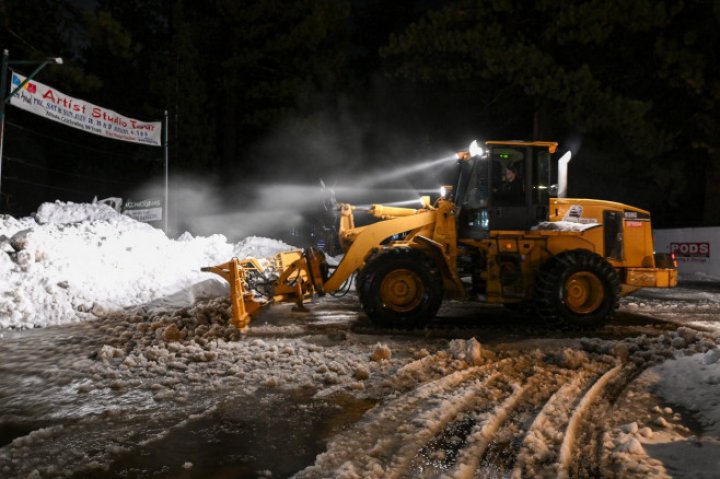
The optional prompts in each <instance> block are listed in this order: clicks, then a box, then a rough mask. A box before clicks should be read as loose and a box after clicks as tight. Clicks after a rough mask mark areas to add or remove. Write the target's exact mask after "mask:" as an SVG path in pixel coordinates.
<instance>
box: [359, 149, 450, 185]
mask: <svg viewBox="0 0 720 479" xmlns="http://www.w3.org/2000/svg"><path fill="white" fill-rule="evenodd" d="M455 160H457V156H455V155H454V154H453V155H451V156H446V157H443V158H438V159H434V160H427V161H423V162H420V163H413V164H411V165H406V166H400V167H397V168H395V169H393V170H390V171H387V170H382V171H377V172H375V173H371V174H368V175H365V176H363V177H361V178H360V179H359V180H358V181H357V183H356V184H357V185H359V186H371V185H376V184H378V183H384V182H386V181H390V180H395V179H398V178H402V177H403V176H407V175H411V174H413V173H417V172H419V171H423V170H427V169H430V168H433V167H435V166H438V165H441V164H443V163H447V162H449V161H455Z"/></svg>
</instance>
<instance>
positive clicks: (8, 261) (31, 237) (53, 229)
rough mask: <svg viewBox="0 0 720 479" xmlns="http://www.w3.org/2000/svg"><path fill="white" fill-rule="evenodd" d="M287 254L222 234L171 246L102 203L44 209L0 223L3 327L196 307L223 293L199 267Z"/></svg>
mask: <svg viewBox="0 0 720 479" xmlns="http://www.w3.org/2000/svg"><path fill="white" fill-rule="evenodd" d="M287 249H292V247H291V246H289V245H287V244H284V243H282V242H281V241H277V240H273V239H269V238H256V237H250V238H247V239H245V240H244V241H242V242H240V243H237V244H232V243H229V242H228V241H227V239H226V238H225V236H223V235H219V234H216V235H212V236H209V237H193V236H192V235H190V234H189V233H185V234H183V235H181V236H180V237H179V238H178V239H177V240H173V239H170V238H168V237H167V236H166V235H165V233H163V232H162V231H161V230H159V229H156V228H153V227H152V226H150V225H148V224H146V223H141V222H138V221H135V220H133V219H132V218H129V217H127V216H125V215H122V214H120V213H118V212H116V211H115V210H114V209H112V208H111V207H109V206H107V205H105V204H102V203H96V204H75V203H71V202H68V203H63V202H60V201H57V202H55V203H44V204H43V205H41V206H40V208H39V209H38V211H37V212H36V213H35V214H34V215H33V216H32V217H27V218H20V219H15V218H13V217H10V216H6V215H3V216H0V251H1V252H0V269H1V270H2V271H3V274H2V275H0V328H32V327H39V326H47V325H51V324H62V323H68V322H75V321H79V320H83V319H89V318H93V317H96V316H102V315H104V314H106V313H107V312H108V311H112V310H117V309H121V308H124V307H127V306H134V305H139V304H144V303H149V302H151V301H159V302H160V303H163V300H165V301H164V304H165V305H174V306H182V305H188V304H192V302H193V301H194V300H195V299H196V297H197V296H212V295H219V294H223V292H224V291H226V289H225V288H226V285H225V284H224V281H223V280H222V279H220V278H217V279H215V278H213V277H212V275H211V274H208V273H202V272H201V271H200V268H201V267H203V266H210V265H215V264H219V263H224V262H226V261H228V260H229V259H230V258H232V257H234V256H236V257H241V258H242V257H247V256H255V257H265V256H272V255H273V254H275V253H277V252H278V251H282V250H287Z"/></svg>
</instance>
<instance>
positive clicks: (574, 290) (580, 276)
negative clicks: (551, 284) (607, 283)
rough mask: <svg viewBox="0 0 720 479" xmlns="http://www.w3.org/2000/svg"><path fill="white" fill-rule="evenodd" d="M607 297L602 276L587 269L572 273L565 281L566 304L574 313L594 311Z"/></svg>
mask: <svg viewBox="0 0 720 479" xmlns="http://www.w3.org/2000/svg"><path fill="white" fill-rule="evenodd" d="M604 298H605V290H604V289H603V286H602V282H601V281H600V278H598V277H597V276H595V275H594V274H592V273H589V272H587V271H581V272H578V273H574V274H572V275H570V277H569V278H568V279H567V281H566V282H565V304H566V305H567V307H568V308H569V309H570V310H571V311H572V312H574V313H577V314H587V313H592V312H593V311H595V310H596V309H598V308H599V307H600V305H601V304H602V302H603V299H604Z"/></svg>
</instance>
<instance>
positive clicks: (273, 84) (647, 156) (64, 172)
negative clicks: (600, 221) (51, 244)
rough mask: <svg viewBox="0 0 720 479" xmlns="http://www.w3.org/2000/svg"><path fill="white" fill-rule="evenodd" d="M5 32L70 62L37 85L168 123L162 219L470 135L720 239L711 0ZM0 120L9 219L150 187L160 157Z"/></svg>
mask: <svg viewBox="0 0 720 479" xmlns="http://www.w3.org/2000/svg"><path fill="white" fill-rule="evenodd" d="M0 28H1V34H2V36H1V37H0V47H2V48H7V49H8V50H9V51H10V59H11V60H19V59H24V60H29V59H40V58H44V57H47V56H62V57H63V58H64V59H65V63H64V64H63V65H59V66H48V67H47V68H45V69H44V70H43V71H42V72H41V73H40V75H39V76H38V77H37V80H38V81H40V82H43V83H46V84H49V85H52V86H53V87H55V88H57V89H58V90H60V91H62V92H63V93H65V94H68V95H71V96H75V97H78V98H82V99H84V100H86V101H89V102H92V103H94V104H97V105H101V106H103V107H106V108H110V109H113V110H115V111H117V112H119V113H121V114H123V115H126V116H130V117H133V118H138V119H140V120H144V121H153V120H160V119H161V118H162V115H163V111H164V110H168V111H169V115H170V130H169V133H170V142H169V146H170V164H171V188H172V192H173V193H172V194H171V199H172V201H171V204H172V205H179V204H180V203H179V202H180V201H181V200H182V198H185V199H186V200H188V198H192V201H197V202H204V201H206V198H205V197H203V196H202V195H199V196H193V195H192V191H193V190H195V192H197V191H198V190H200V189H202V188H209V189H212V191H214V192H215V193H216V194H218V195H219V196H220V199H215V200H213V201H212V202H211V203H212V204H213V205H214V206H213V207H217V208H220V207H222V208H225V209H235V210H242V209H243V208H247V207H249V205H251V204H253V203H251V202H248V196H253V197H255V199H257V197H258V193H257V191H254V190H253V189H252V188H250V187H244V186H242V185H254V188H255V189H257V188H258V187H259V186H261V185H265V187H266V188H267V189H270V190H271V191H270V193H272V189H273V188H275V186H273V185H277V184H280V183H282V184H286V183H288V184H289V183H296V184H307V185H316V184H317V180H318V179H319V178H323V179H324V180H325V181H326V182H327V183H331V184H343V182H344V183H345V184H349V183H352V181H353V178H355V177H356V176H358V175H363V174H365V173H367V172H368V171H378V169H380V170H382V169H383V168H385V169H390V168H394V167H396V166H398V165H405V164H409V163H412V162H413V161H421V160H428V159H432V158H437V157H441V156H443V155H447V153H448V152H452V151H458V150H461V149H465V148H466V147H467V144H468V143H469V141H471V140H472V139H475V138H477V139H480V140H487V139H496V140H504V139H541V140H556V141H559V142H560V150H559V151H560V152H561V153H562V152H563V151H564V150H566V149H572V150H573V152H574V157H573V161H572V162H571V164H570V190H569V193H570V195H571V196H580V197H590V198H593V197H594V198H602V199H609V200H615V201H621V202H625V203H629V204H633V205H636V206H639V207H642V208H646V209H649V210H650V211H651V212H652V213H653V216H654V223H655V226H656V227H658V226H659V227H669V226H701V225H720V64H719V60H720V59H719V58H718V57H719V56H720V41H719V40H720V1H704V0H684V1H674V0H634V1H627V0H578V1H574V2H555V1H548V0H535V1H532V2H531V1H528V2H514V1H510V0H485V1H480V0H461V1H457V2H441V1H432V0H426V1H409V0H394V1H391V2H390V1H381V0H294V1H282V0H257V1H250V0H248V1H234V0H207V1H202V2H198V1H189V0H185V1H183V0H144V1H142V0H125V1H122V2H119V1H116V0H97V1H81V0H75V1H71V0H30V1H29V0H4V1H3V2H2V3H0ZM18 71H20V72H21V73H25V74H27V73H29V72H28V71H23V70H22V69H18ZM6 121H7V124H6V130H5V150H4V159H3V169H2V202H1V203H0V212H3V213H11V214H13V215H15V216H21V215H26V214H29V213H30V212H32V211H34V210H35V209H36V208H37V207H38V205H39V204H40V202H42V201H52V200H54V199H61V200H65V201H76V202H87V201H90V200H92V198H93V197H94V196H97V197H99V198H102V197H108V196H120V197H124V198H127V197H131V196H134V197H135V199H141V198H140V197H139V195H141V194H143V193H141V192H140V191H141V188H145V187H147V186H148V182H150V183H152V182H153V181H156V180H159V179H161V177H162V173H163V163H162V150H161V149H160V148H153V147H146V146H143V147H138V146H135V145H132V144H127V143H122V142H118V141H113V140H108V139H104V138H100V137H94V136H93V135H88V134H86V133H82V132H80V131H78V130H74V129H72V128H68V127H65V126H63V125H60V124H56V123H53V122H49V121H47V120H44V119H42V118H40V117H37V116H33V115H30V114H27V113H25V112H22V111H20V110H17V109H16V108H14V107H12V106H10V107H8V108H7V115H6ZM200 184H202V185H203V186H202V187H200V186H193V185H200ZM208 185H211V186H208ZM183 188H186V189H185V190H183ZM188 191H190V192H188ZM277 192H278V195H279V196H280V195H282V193H283V192H287V190H283V189H282V188H277ZM267 194H268V192H267V191H265V192H264V193H263V194H262V195H259V197H260V198H267ZM286 199H287V201H288V202H292V201H294V200H293V198H292V197H291V195H289V196H288V197H287V198H286ZM339 199H342V198H339ZM275 200H276V201H278V202H282V201H283V198H275ZM184 208H185V206H183V207H178V208H175V211H176V213H175V214H176V215H179V216H182V215H183V211H184ZM178 210H179V211H178ZM175 220H176V221H177V222H178V223H182V222H183V220H182V218H175Z"/></svg>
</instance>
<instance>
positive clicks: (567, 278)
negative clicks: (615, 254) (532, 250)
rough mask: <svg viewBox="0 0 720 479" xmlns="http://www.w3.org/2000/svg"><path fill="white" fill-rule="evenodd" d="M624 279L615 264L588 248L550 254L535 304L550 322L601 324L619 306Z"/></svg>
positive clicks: (540, 276) (540, 274)
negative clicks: (620, 277) (621, 282)
mask: <svg viewBox="0 0 720 479" xmlns="http://www.w3.org/2000/svg"><path fill="white" fill-rule="evenodd" d="M619 296H620V280H619V278H618V275H617V272H616V271H615V268H613V267H612V265H610V263H608V262H607V261H605V259H603V258H602V257H600V256H598V255H597V254H595V253H593V252H591V251H587V250H581V249H578V250H571V251H566V252H563V253H560V254H558V255H557V256H553V257H552V258H550V259H549V260H548V261H547V263H545V264H544V265H543V266H542V268H540V271H539V272H538V275H537V278H536V280H535V308H536V310H537V312H538V314H539V315H540V317H541V318H543V319H544V320H546V321H547V322H549V323H557V322H560V323H562V324H564V325H565V326H570V327H572V328H598V327H601V326H602V325H603V324H605V322H606V321H607V320H609V319H610V318H612V316H613V314H614V313H615V309H617V307H618V300H619Z"/></svg>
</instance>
